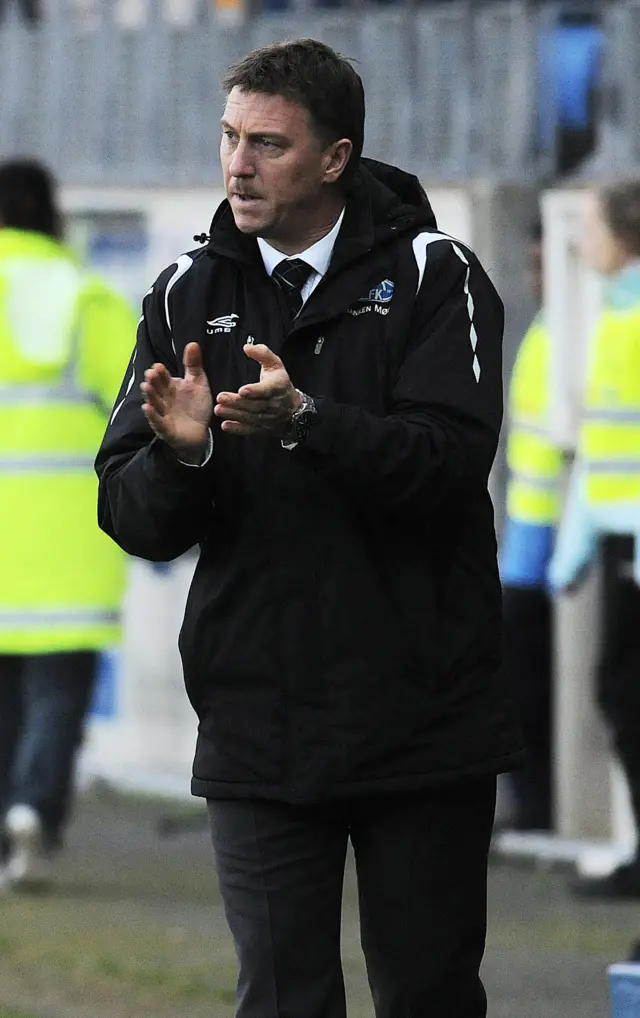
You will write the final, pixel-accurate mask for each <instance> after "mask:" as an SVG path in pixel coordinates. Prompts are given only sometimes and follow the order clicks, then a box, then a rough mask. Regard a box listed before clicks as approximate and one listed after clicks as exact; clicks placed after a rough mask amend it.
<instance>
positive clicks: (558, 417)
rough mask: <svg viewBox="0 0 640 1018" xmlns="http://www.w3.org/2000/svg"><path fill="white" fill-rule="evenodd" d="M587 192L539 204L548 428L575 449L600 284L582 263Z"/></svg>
mask: <svg viewBox="0 0 640 1018" xmlns="http://www.w3.org/2000/svg"><path fill="white" fill-rule="evenodd" d="M589 195H590V192H589V191H588V190H587V189H586V188H583V189H581V190H576V191H568V190H567V191H554V192H550V193H548V194H546V195H544V197H543V199H542V216H543V223H544V300H545V315H546V319H547V324H548V327H549V330H550V333H551V337H552V341H553V345H552V356H551V408H550V423H551V432H552V437H553V438H554V440H555V441H556V442H557V443H558V445H560V446H561V447H562V448H563V449H566V450H568V451H569V450H570V451H572V450H573V449H575V443H576V435H577V431H578V421H579V416H580V408H581V405H582V391H583V388H584V382H585V373H586V367H587V356H588V351H589V345H590V340H591V336H592V333H593V327H594V324H595V322H596V320H597V317H598V313H599V310H600V307H601V303H602V284H601V282H600V280H599V279H598V277H597V276H596V275H595V274H594V273H593V272H591V271H590V270H589V269H588V268H587V267H586V266H585V265H584V263H583V262H582V260H581V258H580V254H579V243H580V232H581V223H582V217H583V215H584V210H585V205H586V202H587V201H588V198H589Z"/></svg>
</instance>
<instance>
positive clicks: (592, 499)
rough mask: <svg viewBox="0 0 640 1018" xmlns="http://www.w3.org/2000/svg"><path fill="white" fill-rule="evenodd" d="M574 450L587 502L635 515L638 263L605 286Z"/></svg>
mask: <svg viewBox="0 0 640 1018" xmlns="http://www.w3.org/2000/svg"><path fill="white" fill-rule="evenodd" d="M578 452H579V455H580V459H581V461H582V463H583V466H584V470H585V484H586V498H587V502H588V503H590V504H592V505H594V506H596V505H599V506H604V505H606V504H611V505H614V504H618V505H620V504H621V503H625V502H635V503H637V504H638V513H639V514H640V265H637V264H634V265H631V266H629V267H628V268H627V269H626V270H623V272H621V273H620V275H619V276H618V277H617V279H616V280H615V281H614V282H613V283H612V284H610V286H609V288H608V291H607V293H606V296H605V309H604V311H603V313H602V315H601V317H600V320H599V322H598V325H597V328H596V331H595V334H594V341H593V346H592V349H591V356H590V360H589V372H588V378H587V388H586V394H585V401H584V414H583V421H582V426H581V430H580V437H579V444H578Z"/></svg>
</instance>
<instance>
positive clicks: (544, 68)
mask: <svg viewBox="0 0 640 1018" xmlns="http://www.w3.org/2000/svg"><path fill="white" fill-rule="evenodd" d="M603 48H604V33H603V31H602V29H601V28H600V26H599V25H595V24H573V25H572V24H560V25H558V26H556V27H555V28H553V29H551V30H544V31H542V32H541V33H540V36H539V39H538V109H539V121H538V124H539V140H540V143H541V145H542V147H543V148H544V149H546V150H549V149H552V148H553V145H554V139H555V131H556V128H558V127H570V128H586V127H587V126H588V124H589V116H590V110H589V93H590V90H591V89H592V88H593V86H594V84H595V83H596V82H597V80H598V77H599V73H600V65H601V59H602V53H603Z"/></svg>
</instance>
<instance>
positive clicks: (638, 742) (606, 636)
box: [598, 537, 640, 830]
mask: <svg viewBox="0 0 640 1018" xmlns="http://www.w3.org/2000/svg"><path fill="white" fill-rule="evenodd" d="M633 554H634V541H633V538H631V537H608V538H606V539H605V540H604V541H603V546H602V562H603V605H602V623H603V626H602V651H601V657H600V666H599V675H598V698H599V703H600V708H601V710H602V712H603V714H604V716H605V718H606V720H607V722H608V723H609V726H610V729H611V734H612V738H613V745H614V749H615V752H616V753H617V755H618V758H619V760H620V763H621V765H622V768H623V770H624V772H625V775H626V778H627V783H628V785H629V792H630V796H631V804H632V806H633V811H634V815H635V821H636V828H637V829H638V830H640V588H638V586H637V585H636V583H635V582H634V579H633Z"/></svg>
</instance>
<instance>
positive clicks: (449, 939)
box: [208, 777, 496, 1018]
mask: <svg viewBox="0 0 640 1018" xmlns="http://www.w3.org/2000/svg"><path fill="white" fill-rule="evenodd" d="M495 796H496V781H495V778H494V777H482V778H476V779H473V780H467V781H465V782H459V783H455V784H454V783H452V784H450V785H447V786H443V787H442V788H439V789H437V790H428V791H427V790H422V791H419V792H412V793H402V794H388V795H376V796H371V797H367V798H361V799H355V800H348V801H345V802H341V803H331V804H323V805H312V806H289V805H286V804H283V803H277V802H266V801H242V800H241V801H237V800H236V801H227V800H225V801H219V800H216V801H209V803H208V805H209V816H210V821H211V832H212V838H213V845H214V850H215V855H216V863H217V868H218V876H219V880H220V888H221V893H222V897H223V901H224V905H225V910H226V915H227V921H228V923H229V927H230V929H231V933H232V935H233V938H234V940H235V945H236V951H237V954H238V960H239V965H240V973H239V979H238V1005H237V1012H236V1013H237V1018H345V1015H346V1005H345V990H344V982H343V976H342V967H341V960H340V923H341V903H342V885H343V877H344V868H345V858H346V851H347V844H348V840H349V838H350V839H351V842H352V844H353V848H354V854H355V861H356V870H357V878H358V894H359V902H360V927H361V938H362V946H363V949H364V954H365V959H366V963H367V971H368V976H369V983H370V986H371V991H372V995H373V1000H374V1004H375V1012H376V1016H377V1018H485V1016H486V1013H487V1004H486V996H485V992H484V987H483V985H482V982H481V980H480V976H479V968H480V963H481V960H482V956H483V952H484V945H485V935H486V897H487V855H488V849H489V842H490V838H491V831H492V825H493V816H494V811H495Z"/></svg>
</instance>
